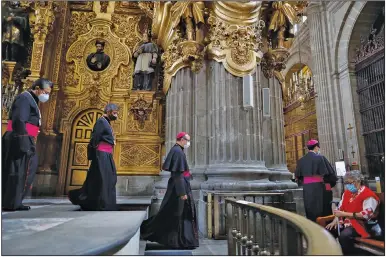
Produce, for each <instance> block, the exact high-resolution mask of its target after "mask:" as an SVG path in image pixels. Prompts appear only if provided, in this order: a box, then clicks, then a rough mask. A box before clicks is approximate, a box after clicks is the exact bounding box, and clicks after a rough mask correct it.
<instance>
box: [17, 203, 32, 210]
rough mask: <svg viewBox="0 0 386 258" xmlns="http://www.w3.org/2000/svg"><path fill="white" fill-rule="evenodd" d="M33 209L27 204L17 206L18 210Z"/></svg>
mask: <svg viewBox="0 0 386 258" xmlns="http://www.w3.org/2000/svg"><path fill="white" fill-rule="evenodd" d="M30 209H31V207H30V206H26V205H23V204H22V205H20V206H19V208H17V209H16V210H18V211H28V210H30Z"/></svg>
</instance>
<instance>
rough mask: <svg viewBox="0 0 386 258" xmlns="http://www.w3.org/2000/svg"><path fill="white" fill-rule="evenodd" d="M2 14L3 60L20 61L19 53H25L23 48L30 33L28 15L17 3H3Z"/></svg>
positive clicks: (20, 55)
mask: <svg viewBox="0 0 386 258" xmlns="http://www.w3.org/2000/svg"><path fill="white" fill-rule="evenodd" d="M3 3H4V2H3ZM2 5H3V4H2ZM2 13H3V14H2V52H3V53H2V54H3V60H5V61H16V62H18V61H21V60H22V59H23V57H22V54H21V53H25V55H26V53H27V51H26V49H25V48H26V45H27V43H28V39H29V35H30V33H31V31H30V28H29V21H28V13H27V12H26V11H25V10H24V9H23V8H21V7H20V2H19V1H11V2H8V1H7V2H5V3H4V5H3V10H2ZM23 50H24V51H23ZM24 58H25V56H24Z"/></svg>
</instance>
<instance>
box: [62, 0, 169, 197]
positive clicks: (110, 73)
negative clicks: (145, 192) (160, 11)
mask: <svg viewBox="0 0 386 258" xmlns="http://www.w3.org/2000/svg"><path fill="white" fill-rule="evenodd" d="M102 3H103V2H83V3H82V2H74V4H73V5H72V9H71V18H70V22H69V23H70V24H69V35H68V41H67V46H68V48H67V50H66V58H65V63H64V64H63V65H64V66H65V69H64V70H65V73H64V75H63V76H64V80H63V81H64V85H63V87H62V89H63V90H62V92H63V98H62V99H63V100H62V102H61V103H60V108H59V109H60V133H62V135H63V141H62V150H61V162H60V166H61V167H60V173H61V174H60V175H59V187H58V194H63V193H65V192H67V191H68V190H71V189H74V188H79V186H81V185H82V184H83V181H84V179H85V177H86V173H87V169H88V166H89V161H88V160H87V151H86V150H87V148H86V147H87V142H88V140H89V139H90V137H91V131H92V128H93V125H94V123H95V121H96V119H97V118H98V117H100V116H101V115H102V114H103V113H102V111H103V108H104V107H105V105H106V104H107V103H115V104H117V105H118V106H119V118H118V120H117V121H114V122H113V123H112V127H113V131H114V134H115V136H116V142H117V143H116V146H115V148H114V154H113V155H114V160H115V163H116V166H117V172H118V175H158V173H159V172H160V166H161V151H162V145H163V141H164V139H163V130H162V128H163V121H162V118H163V101H162V99H163V94H159V93H157V92H156V89H157V86H156V83H157V81H158V79H155V80H154V83H153V90H152V91H132V90H131V89H132V84H133V70H134V65H135V64H134V60H133V59H132V56H133V53H134V51H135V50H136V49H137V48H138V46H139V45H140V44H142V43H143V42H142V39H143V36H142V35H143V33H145V32H146V31H145V30H146V29H147V28H149V27H151V24H150V23H151V20H150V19H148V18H147V17H146V15H145V14H144V12H143V11H142V10H141V9H140V8H139V7H138V3H131V2H128V3H125V2H108V4H103V5H102ZM97 40H99V41H104V42H105V47H104V52H105V54H107V55H108V56H109V57H110V60H111V61H110V63H109V65H108V66H107V67H106V68H105V69H104V70H102V71H97V72H96V71H93V70H91V69H90V68H89V67H88V65H87V63H86V58H87V56H88V55H89V54H90V53H94V52H95V51H96V49H95V42H96V41H97ZM156 76H157V75H156Z"/></svg>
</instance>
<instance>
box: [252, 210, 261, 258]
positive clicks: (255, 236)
mask: <svg viewBox="0 0 386 258" xmlns="http://www.w3.org/2000/svg"><path fill="white" fill-rule="evenodd" d="M256 213H257V212H256V211H253V234H254V240H255V243H254V244H253V246H252V252H253V254H254V255H258V253H259V250H260V247H259V244H258V242H257V221H256Z"/></svg>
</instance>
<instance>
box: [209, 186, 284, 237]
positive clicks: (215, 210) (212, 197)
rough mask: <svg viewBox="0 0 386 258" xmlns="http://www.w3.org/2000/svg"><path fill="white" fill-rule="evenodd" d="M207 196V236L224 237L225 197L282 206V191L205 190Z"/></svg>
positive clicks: (225, 218)
mask: <svg viewBox="0 0 386 258" xmlns="http://www.w3.org/2000/svg"><path fill="white" fill-rule="evenodd" d="M206 196H207V210H206V211H207V234H208V238H214V239H226V237H227V236H226V220H227V217H226V211H225V199H226V198H235V199H237V200H247V201H251V202H253V203H260V204H263V205H269V206H273V207H277V208H285V207H284V204H285V202H284V193H283V192H279V193H278V192H264V193H263V192H239V193H232V192H214V191H206Z"/></svg>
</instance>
